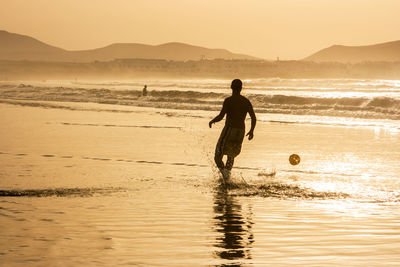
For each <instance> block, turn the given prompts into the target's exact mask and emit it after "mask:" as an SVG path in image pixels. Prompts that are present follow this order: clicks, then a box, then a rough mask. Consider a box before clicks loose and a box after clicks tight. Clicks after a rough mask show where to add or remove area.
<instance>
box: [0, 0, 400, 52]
mask: <svg viewBox="0 0 400 267" xmlns="http://www.w3.org/2000/svg"><path fill="white" fill-rule="evenodd" d="M399 12H400V0H0V29H3V30H7V31H10V32H14V33H20V34H25V35H30V36H32V37H35V38H37V39H39V40H41V41H44V42H46V43H48V44H51V45H55V46H58V47H61V48H65V49H69V50H79V49H89V48H98V47H103V46H106V45H109V44H111V43H116V42H125V43H126V42H135V43H145V44H154V45H155V44H162V43H166V42H172V41H177V42H184V43H189V44H193V45H199V46H205V47H209V48H226V49H229V50H231V51H232V52H236V53H245V54H250V55H253V56H258V57H262V58H267V59H274V58H276V57H277V56H279V57H280V58H282V59H301V58H303V57H305V56H308V55H309V54H311V53H314V52H316V51H318V50H319V49H322V48H325V47H327V46H331V45H333V44H344V45H364V44H374V43H380V42H386V41H394V40H400V30H399V29H400V16H399Z"/></svg>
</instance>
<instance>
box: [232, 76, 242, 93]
mask: <svg viewBox="0 0 400 267" xmlns="http://www.w3.org/2000/svg"><path fill="white" fill-rule="evenodd" d="M231 88H232V90H233V91H235V92H238V93H239V92H240V91H241V90H242V81H241V80H239V79H234V80H233V81H232V83H231Z"/></svg>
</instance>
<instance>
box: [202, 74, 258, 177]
mask: <svg viewBox="0 0 400 267" xmlns="http://www.w3.org/2000/svg"><path fill="white" fill-rule="evenodd" d="M231 89H232V96H230V97H228V98H226V99H225V100H224V104H223V106H222V109H221V112H220V113H219V115H218V116H217V117H215V118H214V119H212V120H211V121H210V122H209V124H208V125H209V126H210V128H211V126H212V124H213V123H216V122H219V121H220V120H222V119H223V118H224V116H225V114H226V120H225V127H224V129H223V130H222V132H221V135H220V137H219V139H218V143H217V146H216V148H215V157H214V160H215V163H216V164H217V167H218V169H219V170H220V171H221V173H222V176H223V178H224V179H228V178H229V177H230V172H231V170H232V167H233V162H234V160H235V157H236V156H237V155H239V154H240V150H241V148H242V142H243V138H244V132H245V124H244V120H245V118H246V115H247V113H249V115H250V118H251V128H250V131H249V132H248V133H247V134H246V136H248V137H249V140H251V139H253V137H254V128H255V127H256V121H257V119H256V115H255V114H254V110H253V106H252V105H251V103H250V101H249V100H248V99H247V98H246V97H244V96H242V95H241V94H240V91H241V90H242V81H241V80H239V79H235V80H233V81H232V84H231ZM224 155H227V157H228V158H227V160H226V164H224V162H223V161H222V157H223V156H224Z"/></svg>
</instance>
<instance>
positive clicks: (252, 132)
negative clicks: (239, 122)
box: [246, 102, 257, 140]
mask: <svg viewBox="0 0 400 267" xmlns="http://www.w3.org/2000/svg"><path fill="white" fill-rule="evenodd" d="M249 104H250V106H249V115H250V118H251V128H250V131H249V132H248V133H247V134H246V136H247V135H248V136H249V140H251V139H253V137H254V128H256V123H257V118H256V114H255V113H254V110H253V106H252V105H251V103H250V102H249Z"/></svg>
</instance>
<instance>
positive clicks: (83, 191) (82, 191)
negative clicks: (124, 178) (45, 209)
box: [0, 187, 125, 197]
mask: <svg viewBox="0 0 400 267" xmlns="http://www.w3.org/2000/svg"><path fill="white" fill-rule="evenodd" d="M122 191H125V189H124V188H120V187H118V188H115V187H105V188H55V189H25V190H19V189H11V190H0V197H53V196H56V197H90V196H95V195H108V194H111V193H116V192H122Z"/></svg>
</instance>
